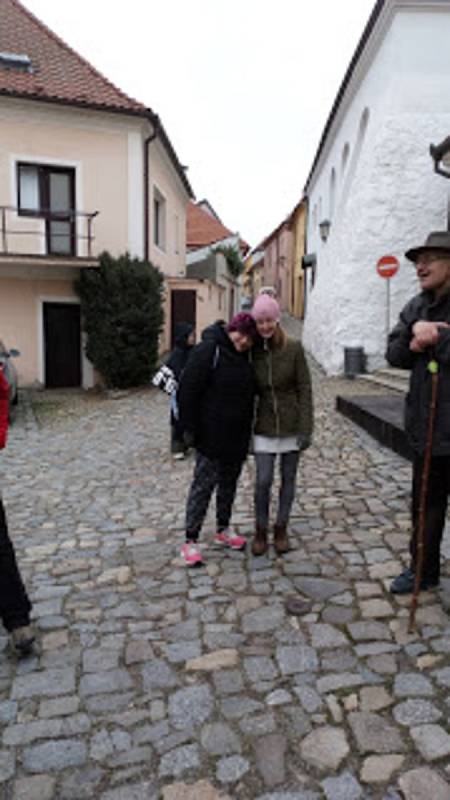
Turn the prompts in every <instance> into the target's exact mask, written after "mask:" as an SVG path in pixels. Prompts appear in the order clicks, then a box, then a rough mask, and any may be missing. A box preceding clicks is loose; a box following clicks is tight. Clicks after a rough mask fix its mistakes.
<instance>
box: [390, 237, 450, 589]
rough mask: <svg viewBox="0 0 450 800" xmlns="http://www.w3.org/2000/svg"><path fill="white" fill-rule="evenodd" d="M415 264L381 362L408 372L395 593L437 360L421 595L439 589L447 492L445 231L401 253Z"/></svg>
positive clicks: (400, 585) (449, 328) (449, 394)
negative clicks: (407, 484)
mask: <svg viewBox="0 0 450 800" xmlns="http://www.w3.org/2000/svg"><path fill="white" fill-rule="evenodd" d="M405 256H406V258H407V259H409V261H412V263H413V264H414V265H415V267H416V270H417V277H418V280H419V283H420V287H421V292H420V294H417V295H416V296H415V297H413V298H412V300H410V302H409V303H407V305H406V306H405V307H404V309H403V311H402V312H401V314H400V317H399V321H398V322H397V325H396V326H395V328H394V329H393V330H392V332H391V333H390V335H389V338H388V347H387V353H386V358H387V360H388V362H389V364H391V366H393V367H401V368H403V369H410V370H411V378H410V385H409V393H408V395H407V397H406V404H405V431H406V434H407V436H408V439H409V443H410V445H411V447H412V450H413V454H414V455H413V481H412V522H413V533H412V536H411V541H410V553H411V564H410V567H408V568H407V569H405V570H404V571H403V572H402V573H401V574H400V575H398V576H397V577H396V578H395V580H394V581H393V582H392V584H391V592H393V593H394V594H408V593H410V592H412V591H413V589H414V574H415V564H416V553H417V541H416V539H417V528H418V517H419V499H420V489H421V476H422V469H423V463H424V451H425V443H426V438H427V430H428V417H429V412H430V396H431V371H432V370H433V368H435V365H434V364H431V369H430V362H433V361H434V362H437V365H438V367H437V368H438V371H439V388H438V398H437V407H436V418H435V424H434V434H433V442H432V451H431V466H430V477H429V482H428V492H427V507H426V517H425V550H424V563H423V574H422V580H421V585H420V588H421V590H422V591H425V590H428V589H432V588H434V587H436V586H438V585H439V577H440V547H441V540H442V534H443V531H444V527H445V516H446V512H447V503H448V495H449V494H450V232H448V231H444V232H435V233H430V235H429V236H428V237H427V240H426V242H425V244H424V245H422V246H420V247H414V248H412V249H411V250H408V251H407V252H406V253H405Z"/></svg>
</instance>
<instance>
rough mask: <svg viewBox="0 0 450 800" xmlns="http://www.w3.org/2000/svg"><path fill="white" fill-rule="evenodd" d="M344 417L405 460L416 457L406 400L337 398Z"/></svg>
mask: <svg viewBox="0 0 450 800" xmlns="http://www.w3.org/2000/svg"><path fill="white" fill-rule="evenodd" d="M336 408H337V410H338V411H340V412H341V414H344V416H346V417H348V418H349V419H351V420H352V421H353V422H355V423H356V424H357V425H360V427H361V428H364V430H366V431H367V432H368V433H370V434H371V435H372V436H373V437H374V438H375V439H378V441H379V442H381V444H383V445H384V446H385V447H390V448H391V450H394V451H395V452H396V453H398V454H399V455H401V456H403V458H408V459H410V458H411V457H412V452H411V448H410V447H409V444H408V442H407V440H406V436H405V431H404V425H403V408H404V398H403V397H402V396H401V395H400V393H398V394H389V395H355V396H352V397H345V396H342V395H339V396H338V397H336Z"/></svg>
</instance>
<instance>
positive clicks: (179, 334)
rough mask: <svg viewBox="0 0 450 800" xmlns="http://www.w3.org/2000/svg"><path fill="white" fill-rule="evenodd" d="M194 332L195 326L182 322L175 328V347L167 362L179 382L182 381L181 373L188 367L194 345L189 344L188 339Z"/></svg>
mask: <svg viewBox="0 0 450 800" xmlns="http://www.w3.org/2000/svg"><path fill="white" fill-rule="evenodd" d="M193 330H194V326H193V325H189V324H188V323H187V322H180V323H179V324H178V325H177V326H176V328H175V347H174V348H173V350H172V352H171V354H170V356H169V358H168V359H167V361H166V364H167V366H168V367H170V369H171V370H173V372H174V375H175V377H176V379H177V381H179V380H180V376H181V373H182V372H183V369H184V368H185V366H186V362H187V360H188V358H189V354H190V352H191V350H192V348H193V345H191V344H188V341H187V340H188V338H189V336H190V335H191V333H192V331H193Z"/></svg>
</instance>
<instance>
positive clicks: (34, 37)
mask: <svg viewBox="0 0 450 800" xmlns="http://www.w3.org/2000/svg"><path fill="white" fill-rule="evenodd" d="M0 51H1V52H6V53H15V54H23V55H27V56H29V58H30V60H31V70H30V71H28V70H26V69H18V68H17V67H6V66H2V65H1V63H0V94H3V95H5V94H6V95H11V96H13V97H28V98H34V99H39V100H52V101H60V102H65V103H67V102H68V103H70V104H74V105H85V106H88V107H93V106H94V107H96V108H104V109H105V110H115V111H125V112H128V113H129V112H134V113H138V114H139V113H141V114H142V113H147V114H148V109H146V108H145V106H144V105H142V104H141V103H139V102H138V101H137V100H133V99H132V98H131V97H128V96H127V95H126V94H125V93H124V92H122V91H121V90H120V89H118V88H117V87H116V86H114V85H113V84H112V83H111V82H110V81H109V80H107V78H105V77H104V76H103V75H102V74H101V73H100V72H98V71H97V70H96V69H94V67H92V66H91V65H90V64H89V63H88V62H87V61H85V60H84V59H83V58H82V57H81V56H79V55H78V53H76V52H75V51H74V50H72V49H71V48H70V47H69V46H68V45H67V44H66V43H65V42H63V41H62V40H61V39H60V38H59V37H58V36H56V34H54V33H53V32H52V31H50V30H49V29H48V28H47V27H46V25H44V24H43V23H42V22H41V21H40V20H38V19H37V18H36V17H35V16H34V15H33V14H32V13H31V12H30V11H28V9H26V8H25V7H24V6H23V5H21V4H20V3H19V2H18V0H0Z"/></svg>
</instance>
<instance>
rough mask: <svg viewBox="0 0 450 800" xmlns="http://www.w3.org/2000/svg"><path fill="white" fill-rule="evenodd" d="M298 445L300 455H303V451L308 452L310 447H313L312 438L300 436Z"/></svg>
mask: <svg viewBox="0 0 450 800" xmlns="http://www.w3.org/2000/svg"><path fill="white" fill-rule="evenodd" d="M297 444H298V449H299V451H300V453H302V452H303V450H307V449H308V447H310V446H311V437H310V436H302V435H301V434H299V435H298V436H297Z"/></svg>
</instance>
